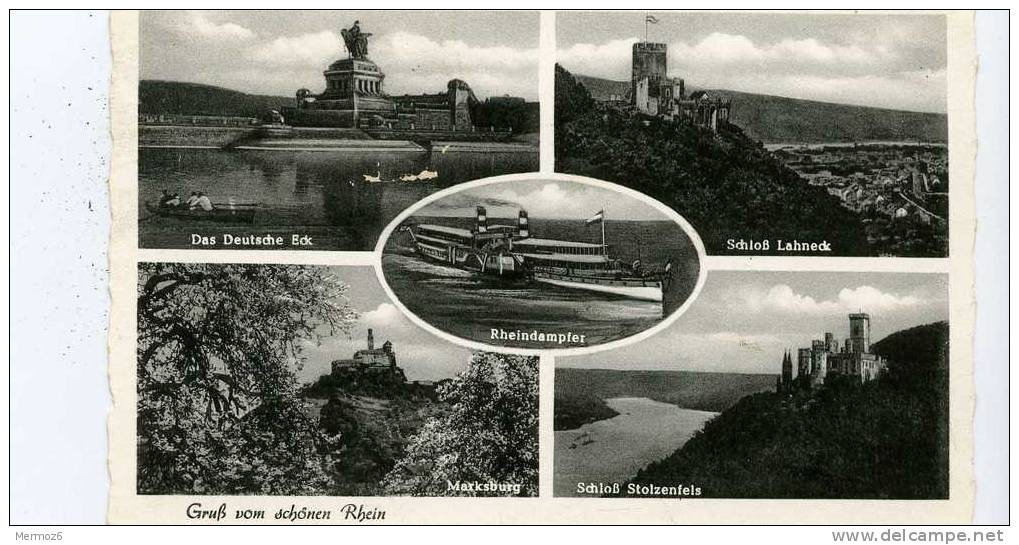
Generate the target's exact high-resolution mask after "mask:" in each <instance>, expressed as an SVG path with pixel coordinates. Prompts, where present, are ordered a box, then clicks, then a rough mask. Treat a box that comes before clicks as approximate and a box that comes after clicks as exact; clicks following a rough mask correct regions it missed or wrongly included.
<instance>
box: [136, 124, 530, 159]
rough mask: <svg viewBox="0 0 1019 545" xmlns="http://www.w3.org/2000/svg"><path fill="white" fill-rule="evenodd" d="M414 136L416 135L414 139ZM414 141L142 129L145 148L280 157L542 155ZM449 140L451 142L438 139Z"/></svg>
mask: <svg viewBox="0 0 1019 545" xmlns="http://www.w3.org/2000/svg"><path fill="white" fill-rule="evenodd" d="M408 136H412V135H408ZM418 136H420V139H418V138H414V139H410V138H409V137H408V138H404V139H401V138H375V137H373V136H371V135H369V134H368V133H366V132H364V131H362V130H359V129H340V128H335V129H329V128H325V129H322V128H303V127H293V128H288V129H286V130H285V131H283V132H280V131H274V130H267V129H264V128H262V127H259V126H254V125H253V126H200V125H163V124H151V125H150V124H140V125H138V147H139V148H184V149H242V150H280V151H380V152H389V151H407V152H417V153H425V152H428V151H429V150H430V149H431V150H436V151H439V152H442V153H445V152H448V151H462V152H490V153H538V143H537V139H536V138H535V139H533V140H534V141H533V142H532V141H530V139H529V140H524V141H521V140H516V139H510V140H505V141H495V140H470V141H467V140H449V139H448V136H449V135H448V134H444V135H435V134H426V133H422V134H420V135H418ZM435 136H443V137H444V138H446V139H433V137H435Z"/></svg>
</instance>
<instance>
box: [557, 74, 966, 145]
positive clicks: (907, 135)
mask: <svg viewBox="0 0 1019 545" xmlns="http://www.w3.org/2000/svg"><path fill="white" fill-rule="evenodd" d="M575 77H576V79H577V81H579V82H580V83H581V84H583V85H584V87H585V88H586V89H587V90H588V91H589V92H590V93H591V96H592V97H594V98H595V99H599V100H604V99H607V98H609V96H610V95H617V96H626V93H628V92H629V88H630V83H629V82H627V81H614V80H608V79H602V78H594V77H590V76H582V75H579V74H577V75H575ZM693 90H696V89H695V88H692V87H688V88H687V92H691V91H693ZM707 91H708V92H709V93H712V94H717V95H719V96H725V97H730V98H732V99H733V108H732V112H731V118H730V121H732V122H733V123H734V124H736V125H738V126H740V127H741V128H742V129H743V132H744V133H746V135H747V136H748V137H750V138H753V139H755V140H760V141H762V142H764V143H766V144H769V143H816V142H866V141H909V142H915V141H922V142H947V141H948V117H947V116H946V115H944V114H935V113H925V112H909V111H903V110H890V109H885V108H871V107H867V106H853V105H849V104H835V103H831V102H818V101H814V100H803V99H798V98H787V97H780V96H774V95H762V94H756V93H744V92H739V91H729V90H726V89H707Z"/></svg>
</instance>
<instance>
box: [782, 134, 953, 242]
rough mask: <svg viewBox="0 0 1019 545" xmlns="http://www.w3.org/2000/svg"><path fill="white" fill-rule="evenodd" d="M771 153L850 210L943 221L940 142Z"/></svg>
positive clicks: (944, 167) (944, 151) (944, 176)
mask: <svg viewBox="0 0 1019 545" xmlns="http://www.w3.org/2000/svg"><path fill="white" fill-rule="evenodd" d="M773 153H774V154H775V155H776V156H777V157H779V158H780V159H781V160H782V161H783V162H784V163H785V164H786V165H787V166H788V167H789V168H791V169H793V170H795V171H796V172H797V173H799V175H800V176H802V177H803V178H804V179H806V180H807V181H808V182H809V183H810V184H811V185H815V186H820V187H823V188H825V189H826V190H827V191H828V193H829V194H831V195H834V196H836V197H838V198H839V199H840V200H841V201H842V205H843V206H845V207H846V208H848V209H850V210H853V211H856V212H861V213H863V212H873V213H876V214H880V215H883V216H886V217H888V218H890V219H894V220H899V219H904V218H913V219H915V220H916V221H918V222H921V223H924V224H927V225H932V226H940V227H945V226H946V221H947V211H948V148H947V147H945V146H943V145H938V144H881V143H877V144H853V145H825V146H784V147H781V148H779V149H776V150H774V152H773Z"/></svg>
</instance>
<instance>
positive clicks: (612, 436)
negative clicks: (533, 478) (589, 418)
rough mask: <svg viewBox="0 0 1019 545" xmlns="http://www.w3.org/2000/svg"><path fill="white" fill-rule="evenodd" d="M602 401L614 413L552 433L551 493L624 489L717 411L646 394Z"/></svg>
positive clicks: (674, 448) (563, 494)
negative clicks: (584, 487) (585, 487)
mask: <svg viewBox="0 0 1019 545" xmlns="http://www.w3.org/2000/svg"><path fill="white" fill-rule="evenodd" d="M605 401H606V403H607V404H608V405H609V407H612V409H614V410H615V411H617V412H618V413H619V414H618V415H617V416H614V417H612V418H608V419H605V420H599V421H597V422H592V423H590V424H585V425H583V426H581V427H580V428H577V429H575V430H567V431H557V432H555V461H554V468H555V469H554V471H555V474H554V478H553V495H554V496H557V497H573V496H579V494H577V483H596V484H597V483H604V484H605V485H611V484H613V483H619V485H620V487H624V486H625V483H626V481H628V480H630V479H631V478H633V477H634V476H635V475H636V474H637V472H638V471H640V470H641V469H643V468H645V467H647V465H648V464H650V463H651V462H656V461H658V460H661V459H663V458H665V457H667V456H668V455H670V454H672V453H673V452H675V451H676V450H677V449H679V448H680V447H682V446H683V445H684V444H686V442H687V441H689V440H690V438H691V437H693V435H694V433H696V432H697V431H698V430H700V429H701V428H703V427H704V424H706V423H707V422H708V420H711V419H712V418H714V417H715V416H716V415H717V414H718V413H713V412H706V411H694V410H691V409H682V408H680V407H677V406H675V405H672V404H670V403H662V402H659V401H653V400H651V399H648V398H646V397H617V398H612V399H607V400H605ZM657 484H663V485H664V484H668V483H657Z"/></svg>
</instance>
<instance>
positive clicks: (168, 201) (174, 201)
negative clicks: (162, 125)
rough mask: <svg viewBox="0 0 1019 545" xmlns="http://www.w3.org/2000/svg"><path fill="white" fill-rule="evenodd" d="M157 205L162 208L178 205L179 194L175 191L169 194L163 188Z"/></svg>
mask: <svg viewBox="0 0 1019 545" xmlns="http://www.w3.org/2000/svg"><path fill="white" fill-rule="evenodd" d="M159 206H161V207H163V208H169V207H175V206H180V196H179V195H177V194H176V193H173V194H171V193H170V192H169V191H167V190H165V189H164V190H163V194H162V195H160V197H159Z"/></svg>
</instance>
